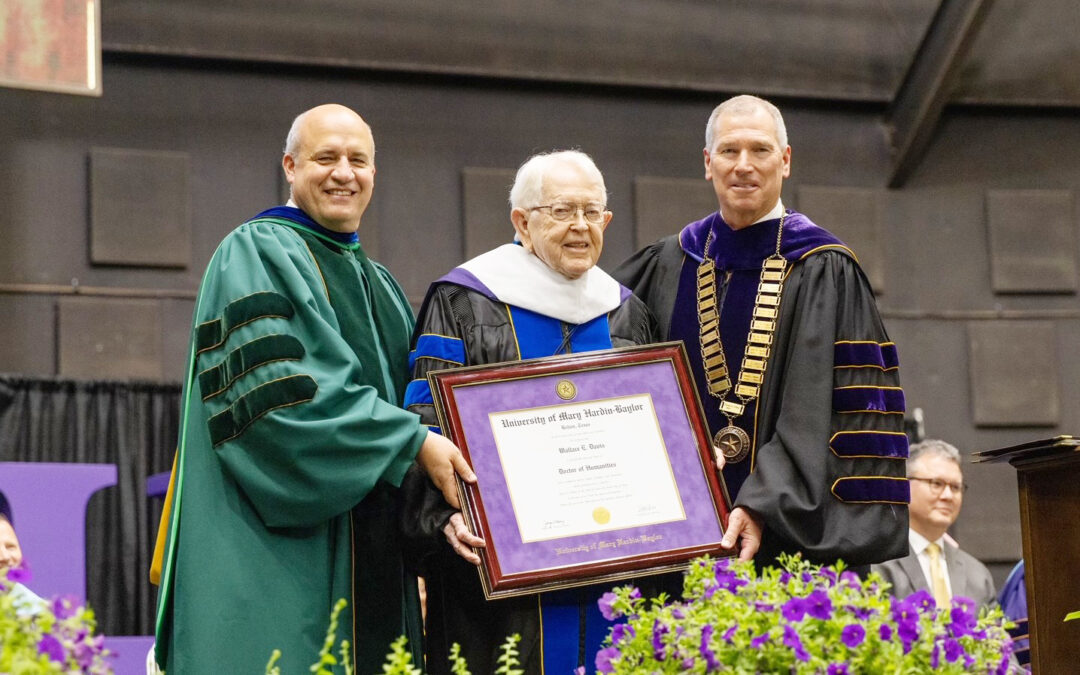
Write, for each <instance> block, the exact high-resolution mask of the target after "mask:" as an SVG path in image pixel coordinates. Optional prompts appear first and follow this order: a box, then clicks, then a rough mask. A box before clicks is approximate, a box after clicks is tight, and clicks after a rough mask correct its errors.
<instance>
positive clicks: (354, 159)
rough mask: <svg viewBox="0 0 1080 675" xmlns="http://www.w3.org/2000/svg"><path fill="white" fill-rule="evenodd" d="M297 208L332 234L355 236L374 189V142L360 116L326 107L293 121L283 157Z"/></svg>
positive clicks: (306, 113) (335, 105) (339, 107)
mask: <svg viewBox="0 0 1080 675" xmlns="http://www.w3.org/2000/svg"><path fill="white" fill-rule="evenodd" d="M281 164H282V167H283V168H284V169H285V178H286V179H287V180H288V181H289V185H290V186H291V194H292V199H293V201H294V202H295V203H296V205H297V206H298V207H299V208H300V209H301V210H303V211H304V213H306V214H307V215H308V216H310V217H311V218H312V219H313V220H315V222H317V223H319V224H320V225H322V226H323V227H325V228H327V229H329V230H333V231H335V232H356V230H357V229H358V228H359V227H360V218H361V216H362V215H363V213H364V210H365V209H366V208H367V205H368V203H369V202H370V201H371V194H372V190H373V189H374V187H375V139H374V138H373V137H372V135H371V127H369V126H368V124H367V122H365V121H364V120H363V118H362V117H360V116H359V115H357V114H356V113H355V112H354V111H352V110H350V109H349V108H346V107H345V106H343V105H338V104H336V103H329V104H326V105H320V106H318V107H315V108H312V109H311V110H308V111H306V112H304V113H301V114H300V115H298V116H297V118H296V119H295V120H293V124H292V128H291V129H290V130H289V135H288V137H287V138H286V140H285V156H284V157H283V158H282V162H281Z"/></svg>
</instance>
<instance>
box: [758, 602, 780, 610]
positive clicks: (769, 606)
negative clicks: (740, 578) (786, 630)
mask: <svg viewBox="0 0 1080 675" xmlns="http://www.w3.org/2000/svg"><path fill="white" fill-rule="evenodd" d="M775 610H776V605H774V604H772V603H771V602H755V603H754V611H755V612H772V611H775Z"/></svg>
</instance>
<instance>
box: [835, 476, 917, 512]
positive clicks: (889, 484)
mask: <svg viewBox="0 0 1080 675" xmlns="http://www.w3.org/2000/svg"><path fill="white" fill-rule="evenodd" d="M832 493H833V494H834V495H836V498H837V499H839V500H840V501H842V502H845V503H848V504H853V503H859V504H904V505H905V506H906V505H907V503H908V502H909V501H910V500H911V484H910V483H908V480H907V479H906V478H891V477H886V476H851V477H849V478H839V479H837V480H836V482H835V483H833V485H832Z"/></svg>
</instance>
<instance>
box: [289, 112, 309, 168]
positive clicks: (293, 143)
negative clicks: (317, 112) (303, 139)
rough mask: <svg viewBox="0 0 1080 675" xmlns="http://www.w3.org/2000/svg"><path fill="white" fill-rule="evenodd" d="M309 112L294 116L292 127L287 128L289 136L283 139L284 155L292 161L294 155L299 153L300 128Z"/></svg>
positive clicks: (294, 157)
mask: <svg viewBox="0 0 1080 675" xmlns="http://www.w3.org/2000/svg"><path fill="white" fill-rule="evenodd" d="M309 112H311V111H310V110H305V111H304V112H302V113H300V114H299V115H297V116H296V119H294V120H293V122H292V126H290V127H289V134H288V135H287V136H286V137H285V150H284V152H285V154H286V155H288V156H289V157H292V158H293V159H296V155H297V154H298V153H299V152H300V127H301V126H303V124H304V118H305V117H307V114H308V113H309Z"/></svg>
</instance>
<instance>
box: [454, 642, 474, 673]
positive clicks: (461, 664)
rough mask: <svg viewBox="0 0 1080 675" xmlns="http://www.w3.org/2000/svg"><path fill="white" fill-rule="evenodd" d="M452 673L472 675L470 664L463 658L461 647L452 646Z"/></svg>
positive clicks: (456, 644) (457, 645)
mask: <svg viewBox="0 0 1080 675" xmlns="http://www.w3.org/2000/svg"><path fill="white" fill-rule="evenodd" d="M450 672H451V673H453V674H454V675H472V673H470V672H469V664H467V663H465V659H463V658H462V657H461V645H459V644H458V643H456V642H455V643H454V644H452V645H450Z"/></svg>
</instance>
